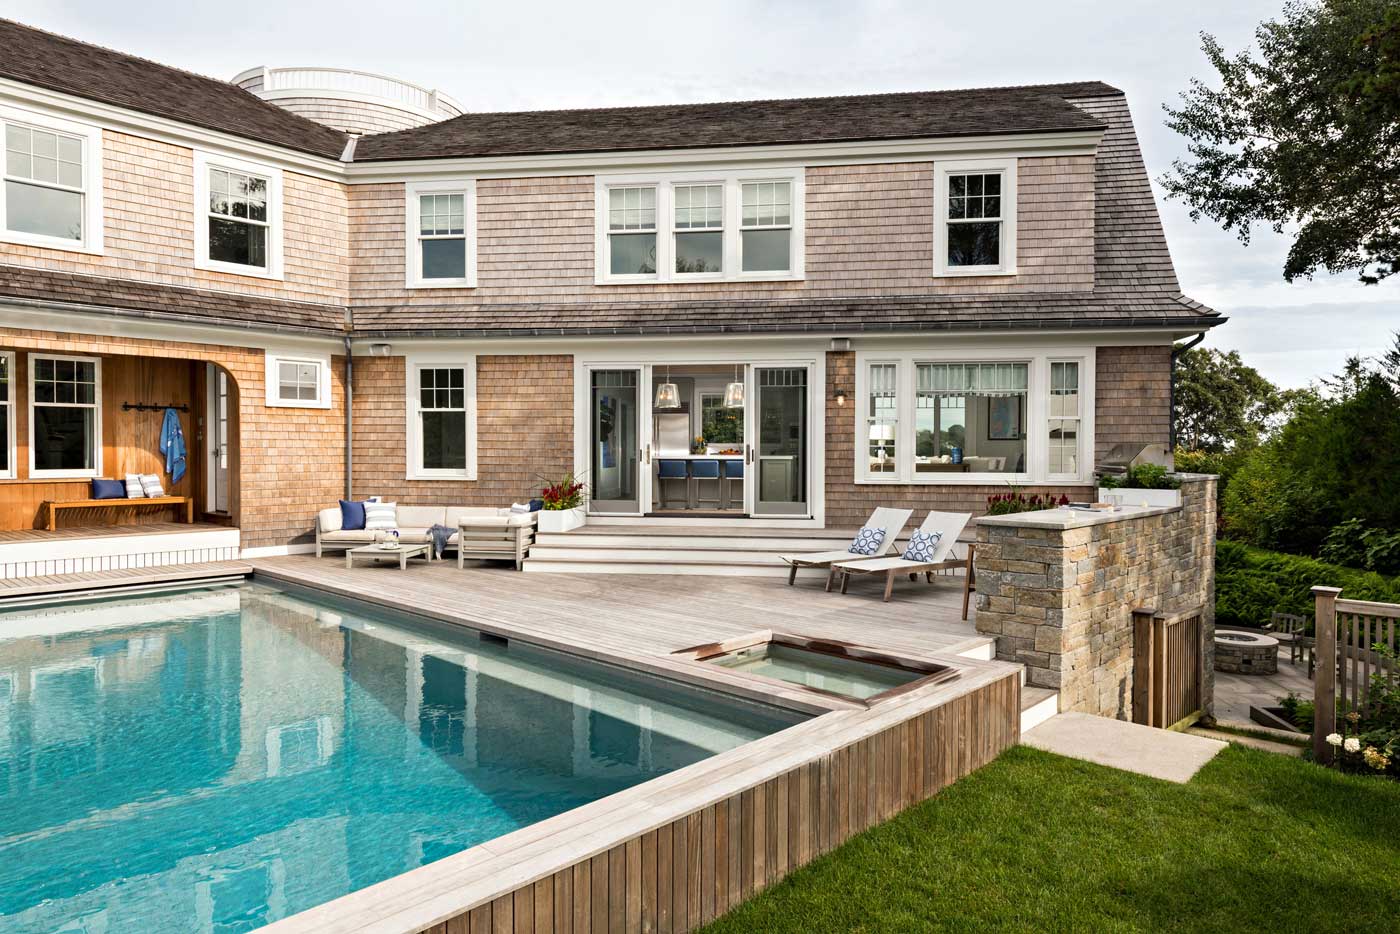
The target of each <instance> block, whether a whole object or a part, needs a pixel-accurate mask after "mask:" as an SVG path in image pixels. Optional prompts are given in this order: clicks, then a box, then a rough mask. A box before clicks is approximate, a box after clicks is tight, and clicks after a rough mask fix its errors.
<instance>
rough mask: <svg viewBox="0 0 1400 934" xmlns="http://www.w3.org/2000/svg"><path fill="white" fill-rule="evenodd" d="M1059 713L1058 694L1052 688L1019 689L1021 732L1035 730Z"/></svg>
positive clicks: (1023, 687) (1029, 687) (1025, 686)
mask: <svg viewBox="0 0 1400 934" xmlns="http://www.w3.org/2000/svg"><path fill="white" fill-rule="evenodd" d="M1059 712H1060V692H1059V691H1057V690H1055V689H1054V688H1038V687H1032V686H1030V685H1028V684H1027V685H1022V687H1021V732H1022V733H1024V732H1026V731H1027V730H1032V729H1035V728H1036V727H1037V726H1039V725H1040V724H1042V723H1044V722H1045V721H1046V720H1049V719H1050V718H1051V717H1053V716H1055V714H1057V713H1059Z"/></svg>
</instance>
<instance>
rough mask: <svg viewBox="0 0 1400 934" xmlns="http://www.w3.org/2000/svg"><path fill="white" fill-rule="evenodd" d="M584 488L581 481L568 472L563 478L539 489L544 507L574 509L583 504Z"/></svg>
mask: <svg viewBox="0 0 1400 934" xmlns="http://www.w3.org/2000/svg"><path fill="white" fill-rule="evenodd" d="M585 489H586V487H585V486H584V483H583V481H582V480H580V479H578V478H577V477H575V476H574V475H573V473H572V472H570V473H567V474H565V475H564V477H563V479H561V480H559V481H558V482H555V483H550V484H548V485H547V486H545V488H544V489H542V490H540V499H541V500H543V501H544V508H545V509H550V510H559V509H574V508H577V507H578V506H581V505H583V495H584V491H585Z"/></svg>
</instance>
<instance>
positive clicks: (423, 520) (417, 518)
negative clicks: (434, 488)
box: [398, 505, 447, 529]
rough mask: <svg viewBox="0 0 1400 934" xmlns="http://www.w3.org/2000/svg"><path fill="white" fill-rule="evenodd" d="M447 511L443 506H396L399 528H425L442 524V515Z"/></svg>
mask: <svg viewBox="0 0 1400 934" xmlns="http://www.w3.org/2000/svg"><path fill="white" fill-rule="evenodd" d="M446 513H447V509H446V507H444V506H404V505H400V506H399V508H398V524H399V528H400V529H406V528H407V529H426V528H431V527H432V526H434V525H442V524H443V521H442V520H443V517H444V516H445V514H446Z"/></svg>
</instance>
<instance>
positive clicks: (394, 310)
mask: <svg viewBox="0 0 1400 934" xmlns="http://www.w3.org/2000/svg"><path fill="white" fill-rule="evenodd" d="M0 48H4V49H5V54H4V55H3V56H0V124H3V133H4V138H5V164H4V168H5V177H4V186H3V191H2V192H0V219H3V224H2V225H0V374H3V377H0V379H3V382H0V387H3V389H2V393H0V399H3V402H2V403H0V404H3V413H0V428H2V429H3V432H4V434H3V444H0V478H3V479H0V530H17V529H30V528H33V527H36V526H38V525H41V524H42V523H43V522H44V519H45V516H44V513H45V507H44V505H43V504H44V503H46V502H53V501H63V500H76V499H83V498H85V497H86V496H87V495H88V490H89V484H90V481H91V479H92V478H94V477H122V476H123V475H124V474H126V473H130V472H138V473H140V472H154V473H158V474H160V475H161V476H162V479H163V480H164V481H165V483H166V486H167V489H168V491H170V492H174V493H176V494H178V495H185V496H190V497H193V499H194V503H195V512H196V514H197V515H198V516H199V517H201V518H202V519H204V520H205V521H208V522H215V523H222V524H225V525H231V526H233V527H236V528H237V529H238V531H239V534H240V536H241V547H242V548H243V549H244V551H245V552H246V553H248V554H275V553H279V552H285V551H287V550H289V549H290V550H302V549H305V548H307V547H308V546H307V545H306V543H307V542H308V541H309V540H310V522H311V517H312V516H313V514H314V513H315V511H316V509H318V508H321V507H324V506H327V505H333V504H334V502H335V500H336V499H337V498H338V497H344V496H346V495H347V491H348V492H349V493H350V494H351V495H354V496H364V495H368V494H379V495H383V496H385V497H387V498H391V499H395V500H399V501H403V502H409V503H422V504H433V503H441V504H467V505H505V504H507V503H510V502H512V501H521V500H523V499H526V498H528V497H529V496H531V495H532V494H533V493H534V492H535V491H537V490H538V488H539V487H540V486H541V483H542V479H541V478H546V477H549V478H553V477H558V476H560V475H562V474H564V473H566V472H568V471H571V470H572V471H575V472H576V473H578V474H580V475H583V476H585V477H586V478H587V480H588V482H589V484H590V486H591V494H592V495H591V500H590V503H589V509H590V512H591V513H592V515H593V516H595V517H597V518H598V519H599V520H600V521H607V522H615V523H618V524H626V523H628V522H634V523H641V522H647V523H655V522H657V521H670V522H676V523H708V524H712V525H713V524H720V525H725V524H732V525H733V526H735V527H743V526H744V525H745V524H747V525H748V526H749V527H786V528H810V529H820V528H833V529H834V528H850V527H853V526H856V525H859V523H860V521H861V520H862V519H863V518H864V517H865V516H866V515H868V514H869V512H870V510H871V508H872V507H873V506H875V505H877V504H878V505H903V506H910V507H914V508H917V509H919V510H920V511H922V510H926V509H929V508H940V509H948V508H956V509H962V510H969V511H973V512H980V511H981V510H982V508H983V506H984V504H985V499H986V497H987V496H988V495H989V494H992V493H997V492H1004V491H1005V490H1006V489H1007V487H1008V484H1015V485H1016V486H1019V487H1024V488H1027V489H1028V490H1034V491H1036V492H1042V493H1053V494H1055V495H1060V494H1064V495H1068V496H1070V497H1079V498H1083V497H1085V496H1088V495H1089V491H1090V487H1091V485H1092V482H1093V470H1094V465H1095V462H1096V460H1097V459H1100V458H1102V457H1103V456H1104V455H1105V453H1106V452H1107V451H1108V450H1110V449H1111V448H1113V447H1114V446H1115V445H1118V444H1125V443H1131V444H1133V445H1145V444H1156V445H1166V444H1167V442H1168V436H1169V431H1170V411H1169V409H1170V386H1171V371H1172V345H1173V342H1174V341H1176V340H1178V339H1181V338H1185V337H1189V336H1192V335H1195V334H1199V333H1201V332H1203V331H1204V330H1206V329H1208V328H1210V327H1213V326H1215V325H1217V324H1219V323H1220V322H1221V321H1222V320H1224V319H1223V318H1222V317H1220V316H1219V315H1217V314H1216V313H1215V312H1213V311H1212V310H1210V309H1208V308H1205V307H1203V306H1202V305H1200V304H1199V303H1197V302H1194V301H1192V300H1191V299H1189V298H1187V297H1186V296H1184V295H1183V294H1182V293H1181V291H1180V288H1179V285H1178V283H1177V279H1176V275H1175V273H1174V270H1173V267H1172V261H1171V257H1170V255H1169V253H1168V251H1167V244H1166V241H1165V239H1164V237H1163V233H1162V228H1161V224H1160V221H1159V218H1158V214H1157V209H1156V205H1155V203H1154V200H1153V195H1152V191H1151V188H1150V185H1149V182H1148V178H1147V174H1146V171H1145V169H1144V166H1143V161H1142V157H1141V155H1140V152H1139V147H1138V143H1137V140H1136V137H1135V134H1134V130H1133V125H1132V121H1131V118H1130V116H1129V110H1128V104H1127V101H1126V99H1125V97H1124V95H1123V93H1122V92H1121V91H1119V90H1117V89H1115V88H1113V87H1110V86H1109V85H1106V84H1102V83H1098V82H1083V83H1073V84H1055V85H1040V86H1031V87H1006V88H985V89H976V90H958V91H931V92H917V93H898V94H873V95H860V96H851V97H827V98H811V99H798V100H771V101H739V102H729V103H717V104H699V105H677V106H655V107H613V108H601V109H594V110H572V111H569V110H564V111H540V112H529V113H476V112H473V111H472V109H471V108H470V107H464V106H462V105H460V104H458V103H457V102H455V101H453V100H452V99H450V98H449V97H447V96H446V95H443V94H440V93H439V92H436V91H431V90H427V89H423V88H419V87H417V86H415V85H412V84H409V83H406V82H403V81H398V80H395V79H392V78H385V77H382V76H377V75H369V74H365V73H361V72H355V71H342V70H336V69H324V68H289V69H278V68H255V69H252V70H250V71H247V72H244V73H243V74H241V75H239V76H237V77H236V78H235V79H234V80H233V81H229V82H225V81H218V80H213V79H211V78H206V77H202V76H199V75H195V74H191V73H188V72H184V71H180V70H177V69H174V68H169V67H166V66H163V65H159V64H156V63H153V62H150V61H146V60H144V59H140V58H136V57H133V56H130V55H126V54H123V53H120V52H116V51H112V50H109V49H105V48H101V47H98V46H94V45H90V44H87V43H83V42H78V41H75V40H72V39H68V38H64V37H61V36H57V35H53V34H50V33H47V32H43V31H40V30H37V29H33V28H29V27H27V26H24V25H21V24H18V23H15V22H10V21H0ZM736 403H737V404H736ZM167 405H173V406H175V407H177V409H178V410H180V417H181V420H182V426H183V430H184V434H185V437H186V439H187V443H188V447H189V455H188V471H187V472H186V473H185V475H184V476H183V478H182V479H181V480H180V481H179V482H178V483H173V484H172V482H171V480H172V478H171V476H170V475H168V474H165V473H164V459H163V458H162V456H161V455H160V454H159V451H158V449H157V444H158V435H159V429H160V420H161V416H162V412H163V410H164V408H165V407H166V406H167ZM702 434H703V435H707V438H706V444H705V445H704V446H703V448H702V449H701V452H700V454H698V455H692V454H691V444H692V441H693V439H694V436H696V435H702ZM697 460H699V461H703V462H706V464H708V463H711V462H719V468H718V470H717V472H718V474H719V476H718V477H715V476H713V474H712V472H711V469H710V468H709V467H708V466H707V467H705V468H697V467H695V466H694V464H695V463H696V461H697ZM663 462H664V464H666V465H669V466H667V467H665V469H664V470H663ZM677 465H679V466H677ZM90 521H92V522H135V523H139V522H142V521H147V520H146V518H145V517H144V516H142V515H138V514H135V513H130V514H122V515H106V514H103V513H102V512H101V511H100V510H96V511H94V513H93V515H92V516H91V517H90Z"/></svg>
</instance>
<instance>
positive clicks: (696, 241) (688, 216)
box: [672, 185, 724, 276]
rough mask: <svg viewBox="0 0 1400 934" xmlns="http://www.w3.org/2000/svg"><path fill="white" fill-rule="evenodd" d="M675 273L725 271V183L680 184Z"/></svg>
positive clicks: (674, 194) (676, 192) (675, 196)
mask: <svg viewBox="0 0 1400 934" xmlns="http://www.w3.org/2000/svg"><path fill="white" fill-rule="evenodd" d="M672 200H673V201H674V202H675V218H676V227H675V234H674V236H675V254H676V275H677V276H688V275H703V274H707V273H709V274H714V273H723V272H724V186H723V185H677V186H676V187H675V189H674V191H673V192H672Z"/></svg>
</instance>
